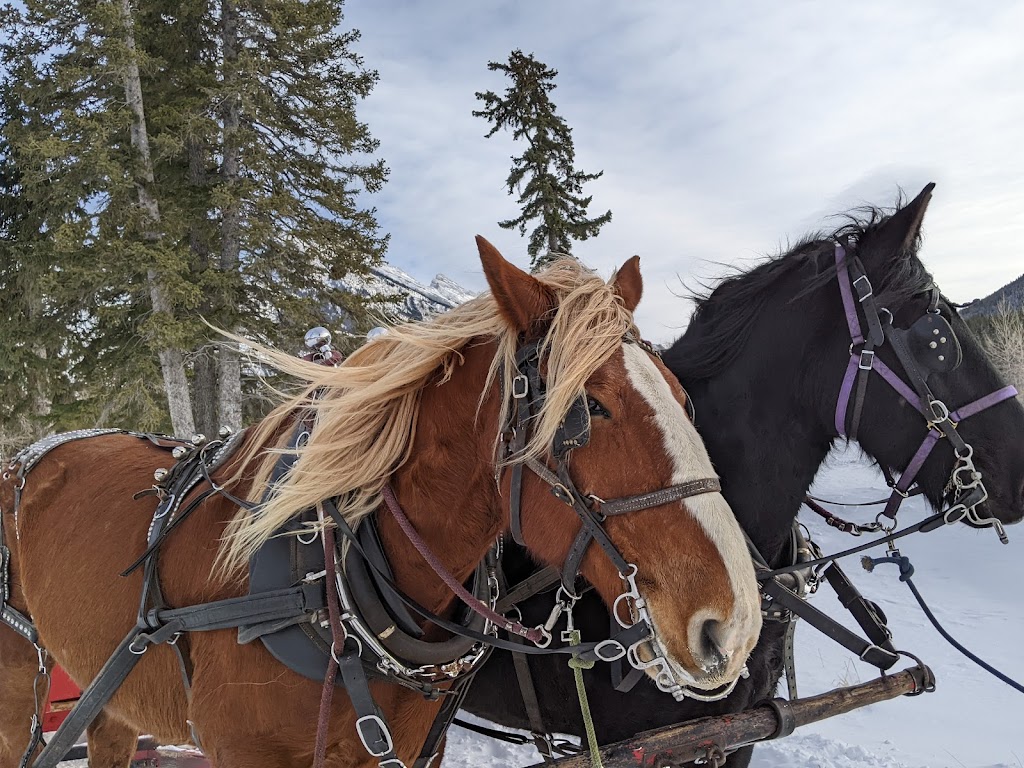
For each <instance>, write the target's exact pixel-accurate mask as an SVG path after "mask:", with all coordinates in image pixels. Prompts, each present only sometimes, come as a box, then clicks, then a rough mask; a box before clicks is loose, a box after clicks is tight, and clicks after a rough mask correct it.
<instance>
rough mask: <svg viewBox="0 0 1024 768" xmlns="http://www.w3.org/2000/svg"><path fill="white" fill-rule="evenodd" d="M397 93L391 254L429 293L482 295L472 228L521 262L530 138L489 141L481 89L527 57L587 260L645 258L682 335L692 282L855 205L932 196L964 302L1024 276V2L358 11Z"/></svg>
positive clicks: (940, 245)
mask: <svg viewBox="0 0 1024 768" xmlns="http://www.w3.org/2000/svg"><path fill="white" fill-rule="evenodd" d="M345 17H346V24H348V25H349V26H351V27H354V28H356V29H359V30H360V31H361V33H362V38H361V40H360V42H359V43H358V44H357V46H356V50H357V51H358V52H359V53H360V54H361V55H362V56H363V57H364V58H365V63H366V65H367V66H368V67H372V68H375V69H377V70H378V72H379V73H380V82H379V84H378V86H377V88H376V89H375V91H374V93H373V94H372V95H371V96H370V97H369V98H368V99H367V100H366V101H365V102H363V103H362V104H361V105H360V106H359V112H358V114H359V117H360V119H362V120H364V121H365V122H366V123H368V124H369V126H370V128H371V131H372V132H373V134H374V135H375V137H376V138H378V139H379V140H380V142H381V146H380V156H381V157H383V158H384V159H385V161H386V162H387V164H388V165H389V166H390V169H391V175H390V179H389V181H388V183H387V185H386V186H385V189H384V191H383V192H381V193H379V194H377V195H374V196H373V197H371V198H368V202H369V203H370V204H372V205H374V206H376V208H377V215H378V220H379V221H380V224H381V226H382V228H383V230H384V231H385V232H390V233H391V244H390V247H389V252H388V255H387V258H388V260H389V261H390V262H391V263H393V264H395V265H396V266H398V267H400V268H402V269H404V270H406V271H407V272H409V273H410V274H411V275H413V276H414V277H416V278H417V279H419V280H422V281H425V282H427V281H429V280H430V279H431V278H432V277H433V276H434V275H435V274H437V273H443V274H445V275H447V276H449V277H451V278H452V279H454V280H456V281H458V282H460V283H462V284H463V285H465V286H466V287H468V288H470V289H472V290H483V289H484V288H486V284H485V281H484V278H483V273H482V271H481V269H480V264H479V261H478V259H477V255H476V248H475V245H474V241H473V236H474V235H476V234H481V235H483V236H484V237H486V238H487V239H488V240H490V241H491V242H492V243H494V244H495V245H496V246H497V247H498V249H499V250H501V251H502V253H503V254H504V255H505V257H506V258H508V259H510V260H512V261H513V262H514V263H516V264H518V265H520V266H523V267H526V266H528V264H529V258H528V256H527V253H526V238H523V237H520V236H519V234H518V233H517V232H515V231H509V230H503V229H500V228H499V227H498V225H497V222H498V221H499V220H502V219H508V218H514V217H515V216H517V215H518V213H519V209H518V206H517V204H516V200H515V198H514V197H510V196H509V195H508V194H507V191H506V189H505V186H504V181H505V178H506V177H507V175H508V172H509V168H510V158H511V156H512V155H514V154H518V153H519V152H520V151H521V148H519V147H517V145H515V144H514V143H513V142H512V140H511V138H510V137H508V136H507V135H497V136H495V137H493V138H491V139H485V138H484V134H485V133H486V132H487V130H488V125H487V124H486V122H485V121H484V120H483V119H482V118H476V117H473V116H472V111H473V110H474V109H477V108H479V103H478V102H477V100H476V99H475V96H474V94H475V92H477V91H484V90H493V91H495V92H499V93H500V92H501V91H503V90H504V88H505V87H506V85H507V82H506V80H505V79H504V77H503V76H502V75H500V74H499V73H494V72H489V71H488V69H487V62H488V61H491V60H500V61H504V60H506V59H507V57H508V55H509V53H510V52H511V51H512V50H513V49H516V48H519V49H522V50H523V51H524V52H525V53H533V54H534V55H536V57H537V58H538V59H540V60H541V61H542V62H544V63H545V64H547V65H548V66H550V67H553V68H554V69H556V70H558V73H559V74H558V78H557V80H556V83H557V88H556V89H555V91H554V92H553V93H552V100H553V101H554V103H555V104H556V105H557V108H558V111H559V113H560V114H561V115H562V117H563V118H564V119H565V120H566V121H567V122H568V124H569V125H570V126H571V127H572V129H573V139H574V142H575V148H576V157H577V165H578V167H579V168H581V169H583V170H585V171H588V172H596V171H600V170H603V171H604V176H603V177H602V178H600V179H598V180H597V181H594V182H591V183H590V184H589V185H588V186H587V187H586V189H585V191H586V192H587V193H588V194H592V195H593V198H594V200H593V203H592V204H591V205H592V207H591V212H592V215H596V214H599V213H602V212H604V211H605V210H608V209H611V211H612V214H613V218H612V221H611V223H609V224H608V225H607V226H605V228H604V229H603V230H602V231H601V234H600V235H599V236H598V237H597V238H595V239H591V240H588V241H585V242H582V243H579V244H577V245H576V246H575V247H574V251H573V252H574V254H575V255H576V256H578V257H579V258H581V259H582V260H583V261H584V262H586V263H587V264H589V265H590V266H592V267H594V268H596V269H598V270H600V271H601V272H602V273H603V274H605V275H609V274H610V273H611V272H612V270H614V269H615V268H616V267H617V266H619V265H621V264H622V263H623V262H624V261H625V260H626V259H627V258H629V257H630V256H632V255H633V254H639V255H640V263H641V270H642V272H643V275H644V280H645V294H644V300H643V302H642V303H641V306H640V309H639V310H638V312H637V319H638V322H639V324H640V327H641V330H642V331H643V332H644V333H645V334H646V335H647V336H648V337H649V338H650V339H652V340H653V341H656V342H665V341H669V340H671V339H673V338H675V337H676V336H678V335H679V334H680V333H681V330H682V329H683V328H684V327H685V325H686V321H687V318H688V317H689V314H690V311H691V309H692V305H691V304H690V303H689V302H687V301H685V300H684V299H683V298H681V296H682V295H683V294H684V293H685V288H684V285H683V283H684V282H685V283H686V284H687V285H690V286H695V285H696V284H697V283H698V281H701V280H708V279H713V278H715V277H718V276H722V275H724V274H725V273H726V272H727V271H728V269H729V267H730V266H735V267H742V266H744V265H749V264H751V263H754V262H755V261H756V260H757V259H759V258H761V257H763V256H764V255H765V254H769V253H774V252H777V251H778V250H779V249H780V248H783V247H784V246H785V245H786V244H787V243H788V242H793V241H796V240H797V239H799V238H800V237H801V236H802V235H803V234H805V233H807V232H809V231H814V230H817V229H819V228H825V229H832V228H834V227H835V226H836V224H837V221H836V219H834V218H833V217H834V216H836V215H837V214H840V213H842V212H844V211H847V210H849V209H850V208H853V207H855V206H858V205H863V204H865V203H871V204H876V205H892V204H893V203H894V202H895V200H896V197H897V195H898V193H899V190H900V189H902V190H904V191H905V192H906V193H907V194H909V195H911V196H913V195H915V194H916V193H917V192H918V191H920V189H921V188H922V187H923V186H924V185H925V184H926V183H928V182H930V181H934V182H936V183H937V187H936V190H935V194H934V196H933V199H932V203H931V205H930V207H929V211H928V215H927V217H926V219H925V228H924V234H925V244H924V249H923V251H922V252H921V255H922V258H923V259H924V260H925V263H926V264H927V265H928V267H929V268H930V269H931V270H932V272H933V274H934V275H935V277H936V279H937V281H938V283H939V285H940V286H941V287H942V289H943V291H944V293H946V294H947V295H948V296H950V297H951V298H953V299H956V300H959V301H966V300H970V299H973V298H978V297H981V296H984V295H987V294H989V293H991V292H992V291H994V290H995V289H996V288H998V287H1000V286H1002V285H1004V284H1005V283H1007V282H1009V281H1011V280H1013V279H1014V278H1016V277H1018V276H1020V275H1021V273H1022V272H1024V258H1022V257H1021V255H1020V252H1019V251H1020V246H1019V243H1020V242H1021V241H1022V240H1024V152H1022V149H1021V139H1022V137H1024V130H1022V127H1021V126H1022V125H1024V88H1022V81H1021V73H1024V43H1022V42H1021V39H1022V38H1021V33H1022V31H1024V3H1021V2H1000V1H998V0H987V2H985V3H966V2H947V1H945V0H942V1H940V0H902V2H900V3H890V2H879V1H878V0H858V2H856V3H838V2H821V1H820V0H819V1H817V2H798V1H794V0H790V1H789V2H786V3H769V2H740V1H739V0H721V1H716V2H711V3H709V2H702V3H697V2H683V1H682V0H629V2H596V1H595V0H592V1H591V2H583V0H543V1H542V0H517V1H515V2H487V1H486V0H430V2H413V0H347V2H346V4H345Z"/></svg>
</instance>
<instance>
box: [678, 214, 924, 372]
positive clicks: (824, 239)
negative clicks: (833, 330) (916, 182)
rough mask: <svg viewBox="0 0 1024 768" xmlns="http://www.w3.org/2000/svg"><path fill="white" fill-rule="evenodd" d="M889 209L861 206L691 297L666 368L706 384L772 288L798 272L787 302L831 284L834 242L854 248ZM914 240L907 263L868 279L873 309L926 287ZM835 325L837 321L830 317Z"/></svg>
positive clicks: (892, 264)
mask: <svg viewBox="0 0 1024 768" xmlns="http://www.w3.org/2000/svg"><path fill="white" fill-rule="evenodd" d="M902 204H903V201H902V200H900V201H899V202H898V203H897V206H896V208H895V210H883V209H881V208H876V207H863V208H858V209H855V210H854V211H851V212H849V213H847V214H843V215H842V217H841V218H842V219H844V223H843V225H842V226H840V227H839V228H838V229H836V230H834V231H833V232H831V233H823V232H815V233H812V234H810V235H807V236H805V237H803V238H802V239H801V240H800V241H798V242H797V244H796V245H795V246H793V247H791V248H790V249H789V250H786V251H783V252H781V253H778V254H775V255H771V256H768V257H767V259H765V260H764V261H762V262H761V263H760V264H757V265H755V266H753V267H751V268H749V269H744V270H740V271H738V272H736V273H735V274H732V275H729V276H727V277H725V278H723V279H722V280H721V281H719V282H718V283H717V284H716V285H714V286H711V287H709V288H708V289H707V290H706V291H703V292H696V293H694V294H692V295H691V298H692V299H693V301H694V302H695V303H696V305H697V306H696V309H695V310H694V313H693V316H692V318H691V319H690V325H689V327H688V328H687V331H686V333H684V334H683V336H682V338H680V339H679V340H678V341H676V343H675V344H673V345H672V347H671V348H670V349H669V350H667V351H666V352H665V360H666V363H667V364H668V365H669V367H670V368H671V369H672V370H673V371H674V372H675V373H676V374H677V375H678V376H680V378H682V379H707V378H710V377H712V376H715V375H716V374H718V373H720V372H721V371H722V370H723V369H725V368H726V367H728V366H729V365H731V364H732V363H733V362H734V361H735V360H736V358H737V357H738V356H739V354H740V352H741V351H742V350H743V347H744V346H745V345H746V342H747V339H748V337H749V336H750V332H751V330H752V328H753V326H754V320H755V319H756V318H757V317H758V316H759V315H760V314H761V311H762V310H763V309H764V306H765V304H766V302H767V301H768V299H769V298H770V297H771V296H773V295H775V292H774V290H773V289H774V286H775V284H776V283H777V282H778V281H779V280H781V279H783V278H784V277H786V276H788V275H791V274H793V273H795V272H802V273H804V275H805V277H804V284H803V286H802V287H801V288H800V290H799V291H798V292H797V293H796V294H795V295H794V296H793V297H792V298H791V299H790V302H791V303H792V302H796V301H799V300H800V299H802V298H804V297H806V296H807V295H809V294H811V293H814V292H815V291H816V290H817V289H819V288H821V287H822V286H823V285H826V284H828V283H831V282H833V281H834V280H835V275H836V264H835V261H834V259H833V258H832V255H833V253H834V248H835V244H836V243H837V242H842V243H848V244H849V246H850V248H851V249H856V248H857V245H858V244H859V243H864V242H869V241H870V238H871V235H872V234H874V233H875V232H877V231H878V229H879V228H880V227H881V226H882V225H883V224H884V223H885V222H886V221H887V220H888V219H889V218H890V217H891V216H892V214H893V213H895V212H896V211H897V210H899V208H900V207H901V206H902ZM919 245H920V236H919V235H918V236H917V237H916V238H915V240H914V242H913V243H912V244H911V246H910V250H911V254H910V256H911V258H896V259H893V258H890V259H886V260H885V262H884V267H883V273H882V274H880V275H879V274H873V275H872V282H873V283H874V284H875V285H874V290H875V296H876V297H877V299H878V302H879V305H880V306H883V307H888V308H890V309H892V310H893V311H895V310H897V309H898V308H899V307H901V306H903V304H904V303H906V302H907V301H908V300H909V299H911V298H912V297H914V296H916V295H918V294H920V293H922V292H924V291H926V290H928V288H929V287H931V285H932V284H933V283H932V276H931V275H930V274H929V273H928V271H927V270H926V269H925V268H924V265H923V264H922V263H921V261H920V259H918V258H917V256H916V252H917V248H918V246H919ZM836 320H837V321H838V320H839V318H836Z"/></svg>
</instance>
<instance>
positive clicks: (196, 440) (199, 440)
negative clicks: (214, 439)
mask: <svg viewBox="0 0 1024 768" xmlns="http://www.w3.org/2000/svg"><path fill="white" fill-rule="evenodd" d="M190 442H191V443H192V445H202V444H203V443H205V442H206V435H204V434H202V433H201V432H197V433H196V434H194V435H192V440H191V441H190Z"/></svg>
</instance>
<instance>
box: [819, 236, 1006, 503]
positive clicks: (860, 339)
mask: <svg viewBox="0 0 1024 768" xmlns="http://www.w3.org/2000/svg"><path fill="white" fill-rule="evenodd" d="M835 257H836V279H837V280H838V281H839V294H840V295H841V296H842V298H843V312H844V314H845V315H846V325H847V327H848V328H849V329H850V339H851V340H852V341H853V344H852V345H851V348H850V362H849V364H848V365H847V366H846V373H845V374H844V375H843V383H842V386H841V387H840V388H839V398H838V400H837V401H836V414H835V426H836V432H838V433H839V435H841V436H845V435H846V413H847V411H848V410H849V408H850V396H851V395H852V394H853V387H854V384H855V382H856V380H857V372H858V370H860V360H861V356H860V354H858V353H857V352H854V351H853V347H854V346H856V345H858V344H863V343H864V334H863V333H862V331H861V324H860V316H859V315H858V314H857V304H856V302H855V301H854V298H853V286H852V285H851V283H850V270H849V266H848V265H847V263H846V249H844V248H843V246H841V245H839V244H836V250H835ZM870 370H873V371H877V372H878V374H879V376H881V377H882V378H883V379H884V380H885V381H886V383H888V384H889V386H890V387H892V388H893V389H894V390H896V392H897V393H899V395H900V397H902V398H903V399H904V400H906V401H907V402H908V403H909V404H910V405H912V406H913V407H914V408H915V409H916V410H917V411H918V413H920V414H921V415H922V416H924V417H925V419H927V420H930V419H931V418H932V416H931V415H930V413H929V412H928V410H926V406H927V405H928V404H927V403H922V402H921V398H920V396H919V395H918V394H917V393H916V392H915V391H914V389H913V388H912V387H911V386H910V385H909V384H907V383H906V382H905V381H904V380H903V379H902V378H900V377H899V375H897V374H896V372H895V371H893V370H892V369H891V368H890V367H889V366H888V365H886V364H885V363H884V362H882V360H880V359H879V358H878V357H877V356H875V357H873V358H872V359H871V369H870ZM1016 395H1017V388H1016V387H1014V386H1008V387H1003V388H1002V389H998V390H996V391H995V392H992V393H990V394H988V395H985V396H984V397H980V398H978V399H977V400H975V401H974V402H972V403H968V404H967V405H964V406H961V407H960V408H958V409H957V410H956V411H954V412H952V413H950V414H949V420H950V421H951V422H952V423H953V424H958V423H959V422H961V421H963V420H964V419H966V418H969V417H971V416H974V415H975V414H977V413H981V412H982V411H984V410H985V409H986V408H991V407H992V406H993V405H996V404H998V403H1001V402H1003V401H1004V400H1009V399H1010V398H1011V397H1015V396H1016ZM941 437H942V432H941V431H940V430H938V429H935V428H932V427H929V429H928V434H926V435H925V437H924V440H923V441H922V442H921V446H920V447H919V448H918V449H917V452H916V453H915V454H914V456H913V458H912V459H911V460H910V463H909V464H908V465H907V468H906V469H905V470H904V471H903V474H901V475H900V479H899V480H898V481H897V483H896V485H895V486H894V488H893V493H892V495H891V496H890V497H889V501H888V503H887V504H886V506H885V514H887V515H889V516H890V517H892V516H893V515H894V514H895V509H896V508H897V507H898V506H899V505H900V502H901V501H902V500H903V499H904V498H905V497H906V494H907V492H908V491H909V490H910V486H911V485H913V483H914V479H915V478H916V477H917V474H918V472H920V471H921V467H923V466H924V463H925V461H926V460H927V459H928V456H929V455H931V452H932V449H933V448H934V447H935V444H936V443H937V442H938V441H939V438H941Z"/></svg>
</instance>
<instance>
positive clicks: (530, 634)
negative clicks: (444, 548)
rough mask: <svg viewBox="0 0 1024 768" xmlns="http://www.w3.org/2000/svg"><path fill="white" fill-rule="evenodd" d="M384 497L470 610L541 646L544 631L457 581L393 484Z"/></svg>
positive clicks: (411, 538)
mask: <svg viewBox="0 0 1024 768" xmlns="http://www.w3.org/2000/svg"><path fill="white" fill-rule="evenodd" d="M382 495H383V496H384V502H385V503H386V504H387V507H388V510H390V512H391V514H392V515H393V516H394V518H395V522H397V523H398V525H399V527H400V528H401V529H402V530H403V531H404V532H405V535H406V537H407V538H408V539H409V541H410V542H411V543H412V545H413V546H414V547H416V551H417V552H419V553H420V555H422V556H423V559H424V560H426V561H427V565H429V566H430V567H431V569H432V570H433V571H434V573H436V574H437V575H438V576H439V577H440V578H441V581H443V582H444V583H445V584H446V585H448V589H450V590H451V591H452V592H454V593H455V595H456V596H457V597H458V598H459V600H461V601H462V602H464V603H465V604H466V605H467V606H469V608H470V609H472V610H473V611H475V612H476V613H478V614H480V615H481V616H483V617H484V618H485V619H487V620H488V621H490V622H491V623H492V624H495V625H497V626H499V627H501V628H502V629H504V630H505V631H507V632H511V633H513V634H516V635H519V636H521V637H525V638H526V639H527V640H529V641H530V642H531V643H535V644H539V643H541V642H542V641H543V640H544V635H543V634H542V633H541V630H540V629H539V628H537V627H535V628H533V629H530V628H528V627H524V626H523V625H522V624H520V623H519V622H518V621H511V620H509V619H506V618H505V617H504V616H502V615H501V614H500V613H498V612H497V611H493V610H491V608H490V607H489V606H487V605H484V604H483V603H482V602H480V601H479V600H478V599H477V598H476V597H474V596H473V595H471V594H470V593H469V590H468V589H466V588H465V587H464V586H462V584H460V583H459V580H458V579H456V578H455V577H454V576H453V575H452V574H451V572H450V571H449V570H448V569H447V568H445V567H444V564H443V563H442V562H441V561H440V560H439V559H438V558H437V555H435V554H434V553H433V552H432V551H431V550H430V547H428V546H427V543H426V542H425V541H424V540H423V538H422V537H421V536H420V534H419V532H418V531H417V530H416V528H415V527H414V526H413V524H412V521H411V520H409V518H408V517H407V516H406V514H405V512H404V511H403V510H402V506H401V505H400V504H399V503H398V499H397V498H395V492H394V491H392V490H391V486H390V485H385V486H384V490H383V492H382Z"/></svg>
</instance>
